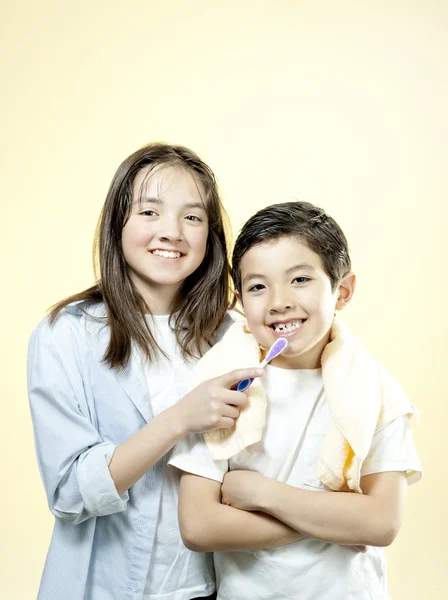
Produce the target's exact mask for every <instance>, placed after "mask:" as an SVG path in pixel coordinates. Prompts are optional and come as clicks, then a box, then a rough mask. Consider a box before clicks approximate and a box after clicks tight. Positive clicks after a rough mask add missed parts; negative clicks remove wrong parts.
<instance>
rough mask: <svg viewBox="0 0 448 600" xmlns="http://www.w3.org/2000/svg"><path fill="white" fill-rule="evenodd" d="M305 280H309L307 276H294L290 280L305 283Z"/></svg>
mask: <svg viewBox="0 0 448 600" xmlns="http://www.w3.org/2000/svg"><path fill="white" fill-rule="evenodd" d="M307 281H311V280H310V278H309V277H294V279H293V280H292V282H293V283H306V282H307Z"/></svg>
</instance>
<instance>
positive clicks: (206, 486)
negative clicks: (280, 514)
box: [179, 473, 303, 552]
mask: <svg viewBox="0 0 448 600" xmlns="http://www.w3.org/2000/svg"><path fill="white" fill-rule="evenodd" d="M179 526H180V532H181V535H182V539H183V541H184V544H185V546H186V547H187V548H189V549H190V550H195V551H196V552H213V551H232V550H258V549H262V548H272V547H274V546H283V545H284V544H289V543H291V542H295V541H298V540H300V539H301V538H302V537H303V536H302V535H301V534H300V533H298V532H297V531H295V530H294V529H292V528H290V527H288V525H285V524H284V523H281V522H280V521H278V520H277V519H275V518H273V517H271V516H269V515H267V514H263V513H255V512H247V511H244V510H238V509H236V508H232V507H231V506H225V505H224V504H221V484H220V482H219V481H214V480H212V479H206V478H204V477H200V476H198V475H191V474H190V473H184V474H183V475H182V478H181V483H180V491H179Z"/></svg>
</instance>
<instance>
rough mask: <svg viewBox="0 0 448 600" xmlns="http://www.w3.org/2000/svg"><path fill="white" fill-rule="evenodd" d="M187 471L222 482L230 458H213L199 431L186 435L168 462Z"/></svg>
mask: <svg viewBox="0 0 448 600" xmlns="http://www.w3.org/2000/svg"><path fill="white" fill-rule="evenodd" d="M168 464H169V465H170V466H171V467H176V468H177V469H180V470H181V471H185V472H186V473H192V474H193V475H199V476H201V477H205V478H207V479H213V480H215V481H219V482H220V483H222V481H223V479H224V475H225V474H226V473H227V471H228V470H229V461H228V460H213V458H212V457H211V454H210V452H209V450H208V448H207V444H206V443H205V441H204V438H203V437H202V435H201V434H199V433H193V434H191V435H188V436H186V437H185V438H183V439H182V440H180V442H178V443H177V444H176V446H175V447H174V450H173V452H172V454H171V458H170V460H169V462H168Z"/></svg>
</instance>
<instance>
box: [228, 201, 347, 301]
mask: <svg viewBox="0 0 448 600" xmlns="http://www.w3.org/2000/svg"><path fill="white" fill-rule="evenodd" d="M281 237H298V238H300V241H302V242H304V243H305V244H306V245H307V246H308V247H309V248H310V249H311V250H313V252H315V253H316V254H318V255H319V256H320V259H321V261H322V265H323V267H324V270H325V272H326V274H327V275H328V277H329V278H330V281H331V286H332V288H333V290H334V288H335V287H336V285H337V284H338V283H339V282H340V280H341V279H342V278H343V277H344V276H345V275H347V273H349V272H350V271H351V261H350V255H349V251H348V244H347V239H346V237H345V235H344V233H343V231H342V229H341V228H340V227H339V225H338V224H337V223H336V221H335V220H334V219H333V218H332V217H330V216H329V215H327V213H326V212H325V211H324V210H323V209H321V208H319V207H317V206H314V205H313V204H310V203H309V202H285V203H284V204H272V205H271V206H267V207H266V208H263V209H262V210H259V211H258V212H257V213H256V214H255V215H254V216H253V217H251V218H250V219H249V220H248V221H247V222H246V223H245V225H244V226H243V228H242V229H241V232H240V234H239V235H238V238H237V240H236V242H235V248H234V250H233V257H232V277H233V281H234V285H235V289H236V290H237V291H238V292H240V293H241V273H240V271H241V260H242V258H243V256H244V255H245V254H246V252H248V251H249V250H250V249H251V248H252V247H253V246H256V245H258V244H261V243H263V242H267V241H270V240H276V239H278V238H281Z"/></svg>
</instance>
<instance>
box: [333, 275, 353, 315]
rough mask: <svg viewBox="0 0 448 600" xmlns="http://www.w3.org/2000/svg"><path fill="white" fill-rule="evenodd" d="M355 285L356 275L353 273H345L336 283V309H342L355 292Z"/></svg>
mask: <svg viewBox="0 0 448 600" xmlns="http://www.w3.org/2000/svg"><path fill="white" fill-rule="evenodd" d="M355 287H356V275H355V274H354V273H347V275H345V277H343V278H342V280H341V282H340V283H339V285H338V289H337V294H338V297H337V300H336V310H342V309H343V308H345V306H346V305H347V304H348V303H349V302H350V300H351V299H352V296H353V294H354V292H355Z"/></svg>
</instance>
